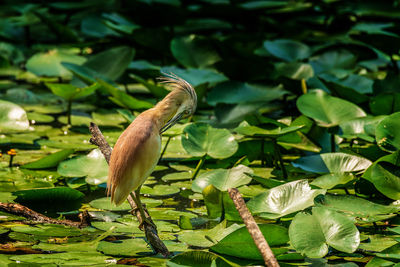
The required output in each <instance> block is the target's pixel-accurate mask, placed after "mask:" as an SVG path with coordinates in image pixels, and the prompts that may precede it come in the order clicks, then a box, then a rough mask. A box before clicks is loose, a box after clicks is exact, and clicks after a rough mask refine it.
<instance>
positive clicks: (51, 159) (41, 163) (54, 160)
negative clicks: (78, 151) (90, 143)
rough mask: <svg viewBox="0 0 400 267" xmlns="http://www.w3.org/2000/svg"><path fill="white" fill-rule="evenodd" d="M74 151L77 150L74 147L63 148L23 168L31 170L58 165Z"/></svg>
mask: <svg viewBox="0 0 400 267" xmlns="http://www.w3.org/2000/svg"><path fill="white" fill-rule="evenodd" d="M74 152H75V150H73V149H65V150H61V151H58V152H56V153H53V154H51V155H49V156H46V157H44V158H41V159H39V160H36V161H33V162H30V163H27V164H25V165H22V166H21V168H25V169H31V170H36V169H48V168H53V167H56V166H57V165H58V163H59V162H61V161H63V160H65V159H66V158H68V156H69V155H71V154H72V153H74Z"/></svg>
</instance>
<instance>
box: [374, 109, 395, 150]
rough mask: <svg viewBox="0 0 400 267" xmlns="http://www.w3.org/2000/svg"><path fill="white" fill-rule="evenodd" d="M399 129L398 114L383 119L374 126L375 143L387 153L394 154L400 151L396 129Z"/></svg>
mask: <svg viewBox="0 0 400 267" xmlns="http://www.w3.org/2000/svg"><path fill="white" fill-rule="evenodd" d="M399 127H400V112H397V113H394V114H392V115H390V116H388V117H386V118H384V119H383V120H382V121H381V122H380V123H379V124H378V126H376V130H375V132H376V142H377V143H378V145H379V147H381V148H382V149H383V150H385V151H388V152H394V151H396V149H400V135H399V134H398V129H399Z"/></svg>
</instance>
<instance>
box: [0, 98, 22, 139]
mask: <svg viewBox="0 0 400 267" xmlns="http://www.w3.org/2000/svg"><path fill="white" fill-rule="evenodd" d="M28 128H29V121H28V118H27V115H26V112H25V110H24V109H23V108H21V107H20V106H18V105H16V104H14V103H11V102H8V101H4V100H0V132H7V131H24V130H27V129H28Z"/></svg>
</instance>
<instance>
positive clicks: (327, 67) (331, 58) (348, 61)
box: [310, 49, 357, 78]
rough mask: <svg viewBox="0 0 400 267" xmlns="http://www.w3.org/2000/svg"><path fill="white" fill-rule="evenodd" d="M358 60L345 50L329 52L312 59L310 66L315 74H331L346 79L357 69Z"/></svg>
mask: <svg viewBox="0 0 400 267" xmlns="http://www.w3.org/2000/svg"><path fill="white" fill-rule="evenodd" d="M356 61H357V58H356V57H355V56H354V55H353V54H352V53H351V52H349V51H347V50H344V49H338V50H332V51H327V52H325V53H323V54H320V55H318V56H315V57H312V58H311V60H310V64H311V66H312V67H313V69H314V72H315V74H321V73H329V74H332V75H335V76H336V77H338V78H344V77H345V76H347V75H348V74H349V73H352V72H353V71H354V69H355V65H356Z"/></svg>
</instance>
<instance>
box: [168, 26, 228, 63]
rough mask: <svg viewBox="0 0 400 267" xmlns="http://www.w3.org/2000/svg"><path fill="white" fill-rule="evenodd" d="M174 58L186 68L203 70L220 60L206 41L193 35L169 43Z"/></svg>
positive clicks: (177, 38)
mask: <svg viewBox="0 0 400 267" xmlns="http://www.w3.org/2000/svg"><path fill="white" fill-rule="evenodd" d="M171 51H172V54H173V55H174V57H175V58H176V59H177V60H178V61H179V63H181V64H182V65H183V66H185V67H187V68H200V69H201V68H204V67H207V66H210V65H213V64H214V63H215V62H218V61H219V60H220V59H221V58H220V57H219V55H218V53H217V52H216V51H215V50H214V49H213V48H212V46H211V45H210V44H209V43H208V42H207V40H205V39H202V38H200V37H197V36H196V35H194V34H191V35H189V36H185V37H176V38H174V39H173V40H172V41H171Z"/></svg>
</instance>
